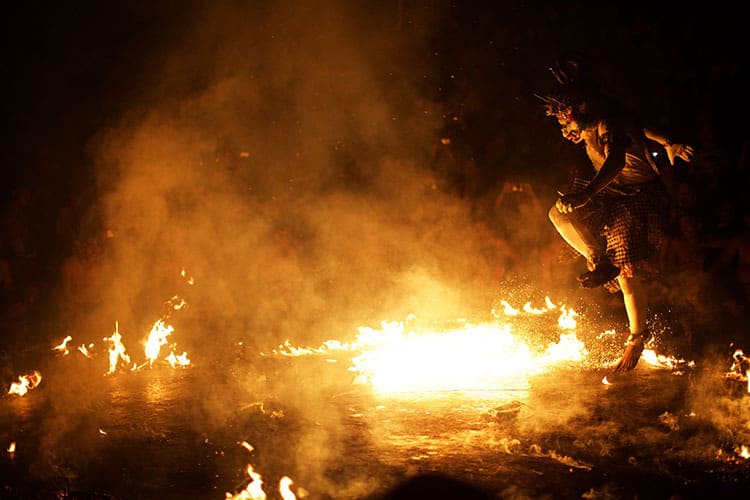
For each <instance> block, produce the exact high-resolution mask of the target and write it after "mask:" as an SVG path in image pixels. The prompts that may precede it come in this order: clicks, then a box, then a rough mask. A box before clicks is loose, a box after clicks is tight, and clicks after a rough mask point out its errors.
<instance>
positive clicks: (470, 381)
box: [350, 322, 588, 392]
mask: <svg viewBox="0 0 750 500" xmlns="http://www.w3.org/2000/svg"><path fill="white" fill-rule="evenodd" d="M359 344H360V345H363V346H365V347H366V348H365V349H364V351H363V352H362V354H360V355H359V356H356V357H355V358H354V359H353V360H352V361H353V367H352V368H350V370H352V371H354V372H356V373H357V374H358V375H357V382H360V383H361V382H367V383H370V384H371V385H372V387H373V388H374V389H375V390H376V391H378V392H413V391H430V390H487V389H494V388H498V387H503V388H508V387H513V388H526V387H527V385H528V382H527V376H529V375H532V374H537V373H540V372H542V371H544V370H546V369H547V368H549V367H551V366H554V365H557V364H560V363H563V362H566V361H579V360H581V359H583V358H584V357H585V356H586V355H587V354H588V353H587V351H586V349H585V347H584V345H583V343H581V342H580V341H578V339H577V338H576V336H575V334H574V333H571V334H567V335H561V337H560V342H559V343H551V344H549V345H548V347H547V350H546V351H545V352H544V353H543V354H541V355H535V354H534V353H533V352H532V350H531V349H530V348H529V346H528V345H527V344H526V343H525V342H524V341H523V340H520V339H518V338H517V337H515V336H514V335H513V334H512V332H511V327H510V325H504V326H502V327H500V326H498V325H491V324H482V325H470V324H467V325H466V327H465V328H464V329H461V330H451V331H448V332H442V333H435V332H431V333H414V332H411V331H409V332H407V331H405V328H404V324H403V323H398V322H383V323H382V330H380V331H377V330H373V329H370V328H365V327H361V328H360V336H359Z"/></svg>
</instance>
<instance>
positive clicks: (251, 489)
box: [225, 464, 266, 500]
mask: <svg viewBox="0 0 750 500" xmlns="http://www.w3.org/2000/svg"><path fill="white" fill-rule="evenodd" d="M247 475H248V476H250V484H248V485H247V487H246V488H245V489H244V490H242V491H240V492H239V493H237V494H236V495H232V494H231V493H229V492H227V494H226V495H225V498H229V499H232V500H248V499H252V500H265V499H266V493H265V492H264V491H263V479H262V478H261V476H260V474H258V473H257V472H255V471H254V470H253V466H252V465H250V464H248V466H247Z"/></svg>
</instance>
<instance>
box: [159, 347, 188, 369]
mask: <svg viewBox="0 0 750 500" xmlns="http://www.w3.org/2000/svg"><path fill="white" fill-rule="evenodd" d="M165 359H166V360H167V363H169V364H170V365H171V366H172V368H176V367H177V366H182V367H185V366H188V365H190V360H189V359H188V357H187V353H186V352H183V353H182V354H180V355H178V356H175V353H174V351H173V352H170V353H169V356H167V357H166V358H165Z"/></svg>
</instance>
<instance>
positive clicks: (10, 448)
mask: <svg viewBox="0 0 750 500" xmlns="http://www.w3.org/2000/svg"><path fill="white" fill-rule="evenodd" d="M15 452H16V442H15V441H11V442H10V444H9V445H8V453H10V454H11V455H12V454H14V453H15Z"/></svg>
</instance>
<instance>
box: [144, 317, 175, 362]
mask: <svg viewBox="0 0 750 500" xmlns="http://www.w3.org/2000/svg"><path fill="white" fill-rule="evenodd" d="M173 331H174V327H173V326H171V325H166V324H164V321H163V320H161V319H160V320H157V321H156V323H154V326H152V327H151V332H150V333H149V335H148V340H146V357H147V358H148V362H149V364H151V365H153V364H154V362H155V361H156V359H157V358H158V357H159V351H160V350H161V346H163V345H164V344H166V343H167V337H168V336H169V335H170V334H171V333H172V332H173Z"/></svg>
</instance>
